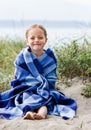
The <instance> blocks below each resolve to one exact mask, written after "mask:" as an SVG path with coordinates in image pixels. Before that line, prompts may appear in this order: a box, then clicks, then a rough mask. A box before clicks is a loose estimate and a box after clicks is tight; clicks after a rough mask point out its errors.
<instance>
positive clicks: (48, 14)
mask: <svg viewBox="0 0 91 130" xmlns="http://www.w3.org/2000/svg"><path fill="white" fill-rule="evenodd" d="M6 19H8V20H18V21H20V20H43V21H46V20H48V21H50V20H55V21H56V20H57V21H59V20H69V21H71V20H76V21H84V22H91V0H0V20H6Z"/></svg>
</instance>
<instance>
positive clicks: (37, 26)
mask: <svg viewBox="0 0 91 130" xmlns="http://www.w3.org/2000/svg"><path fill="white" fill-rule="evenodd" d="M33 28H40V29H41V30H43V32H44V35H45V37H46V38H47V31H46V29H45V28H44V27H43V26H42V25H40V24H33V25H31V26H30V27H29V28H28V29H27V30H26V33H25V36H26V39H27V38H28V33H29V31H30V30H31V29H33Z"/></svg>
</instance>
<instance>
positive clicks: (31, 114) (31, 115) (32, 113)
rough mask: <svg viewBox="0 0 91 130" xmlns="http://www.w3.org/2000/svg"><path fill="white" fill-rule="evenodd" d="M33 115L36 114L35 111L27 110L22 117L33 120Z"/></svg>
mask: <svg viewBox="0 0 91 130" xmlns="http://www.w3.org/2000/svg"><path fill="white" fill-rule="evenodd" d="M35 115H36V113H35V112H31V111H28V112H27V113H26V114H25V116H24V117H23V119H32V120H34V119H35Z"/></svg>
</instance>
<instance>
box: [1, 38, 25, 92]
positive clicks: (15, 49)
mask: <svg viewBox="0 0 91 130" xmlns="http://www.w3.org/2000/svg"><path fill="white" fill-rule="evenodd" d="M23 46H24V42H23V41H17V42H16V41H13V40H4V39H3V40H0V92H2V91H5V90H7V89H9V88H10V84H9V82H10V80H11V79H13V76H14V69H15V68H14V64H13V62H14V60H15V58H16V55H17V54H18V53H19V51H20V50H21V49H22V47H23Z"/></svg>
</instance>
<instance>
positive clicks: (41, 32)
mask: <svg viewBox="0 0 91 130" xmlns="http://www.w3.org/2000/svg"><path fill="white" fill-rule="evenodd" d="M37 33H39V34H44V31H43V30H42V29H41V28H32V29H30V30H29V34H37Z"/></svg>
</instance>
